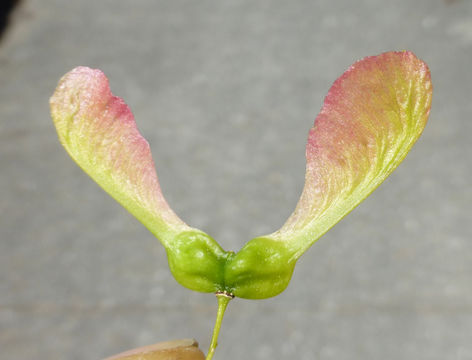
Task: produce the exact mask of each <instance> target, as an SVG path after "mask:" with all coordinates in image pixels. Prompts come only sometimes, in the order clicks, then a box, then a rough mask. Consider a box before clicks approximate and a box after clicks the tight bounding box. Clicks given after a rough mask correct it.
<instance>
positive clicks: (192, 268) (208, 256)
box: [166, 231, 229, 292]
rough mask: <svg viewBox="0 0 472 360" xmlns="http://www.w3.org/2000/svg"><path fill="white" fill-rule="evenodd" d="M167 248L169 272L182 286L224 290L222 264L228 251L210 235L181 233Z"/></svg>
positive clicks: (195, 232)
mask: <svg viewBox="0 0 472 360" xmlns="http://www.w3.org/2000/svg"><path fill="white" fill-rule="evenodd" d="M166 250H167V259H168V260H169V267H170V270H171V272H172V275H174V277H175V279H176V280H177V281H178V282H179V283H180V284H181V285H183V286H185V287H187V288H189V289H191V290H195V291H201V292H216V291H221V290H224V289H223V288H222V286H223V283H224V267H225V263H226V260H227V258H228V256H229V253H227V252H226V251H224V250H223V249H222V248H221V247H220V245H218V243H217V242H216V241H215V240H214V239H213V238H211V237H210V236H209V235H207V234H205V233H203V232H198V231H187V232H183V233H181V234H179V235H178V236H177V237H176V238H175V239H174V240H173V241H172V246H169V247H167V248H166Z"/></svg>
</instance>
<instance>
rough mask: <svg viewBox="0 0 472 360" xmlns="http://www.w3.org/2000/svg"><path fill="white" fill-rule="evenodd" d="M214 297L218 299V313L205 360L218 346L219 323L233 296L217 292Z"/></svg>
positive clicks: (209, 359) (209, 357)
mask: <svg viewBox="0 0 472 360" xmlns="http://www.w3.org/2000/svg"><path fill="white" fill-rule="evenodd" d="M216 297H217V298H218V313H217V314H216V321H215V328H214V329H213V336H212V337H211V343H210V348H209V349H208V354H207V356H206V359H205V360H211V359H212V358H213V355H214V354H215V349H216V347H217V346H218V334H219V333H220V328H221V322H222V321H223V316H224V314H225V310H226V306H228V303H229V301H230V300H231V299H232V298H233V297H234V296H233V295H232V294H228V293H227V292H217V293H216Z"/></svg>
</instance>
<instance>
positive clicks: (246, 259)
mask: <svg viewBox="0 0 472 360" xmlns="http://www.w3.org/2000/svg"><path fill="white" fill-rule="evenodd" d="M295 263H296V259H295V258H294V257H293V254H292V252H291V251H289V250H288V248H287V247H286V246H285V244H284V243H282V242H280V241H275V240H272V239H268V238H264V237H259V238H255V239H252V240H251V241H249V242H248V243H247V244H246V245H245V246H244V247H243V248H242V249H241V250H240V251H239V252H238V253H237V254H235V255H234V257H233V258H232V259H229V260H228V262H227V264H226V267H225V276H224V279H225V288H226V289H227V291H230V292H231V293H232V294H234V295H235V296H237V297H241V298H245V299H265V298H268V297H272V296H275V295H278V294H280V293H281V292H282V291H284V290H285V288H286V287H287V285H288V283H289V282H290V278H291V277H292V273H293V269H294V267H295Z"/></svg>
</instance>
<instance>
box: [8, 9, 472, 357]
mask: <svg viewBox="0 0 472 360" xmlns="http://www.w3.org/2000/svg"><path fill="white" fill-rule="evenodd" d="M393 49H396V50H402V49H409V50H412V51H414V52H415V53H416V54H417V55H418V56H419V57H421V58H422V59H424V60H425V61H426V62H427V63H428V64H429V66H430V68H431V71H432V76H433V84H434V87H435V93H434V98H433V109H432V113H431V117H430V122H429V124H428V126H427V128H426V130H425V133H424V135H423V136H422V138H421V139H420V141H419V142H418V144H417V145H416V146H415V147H414V149H413V151H412V153H411V154H410V155H409V156H408V158H407V159H406V161H405V162H404V163H403V164H402V165H401V166H400V167H399V168H398V169H397V171H396V172H395V173H394V174H393V175H392V176H391V177H390V178H389V179H388V180H387V181H386V183H384V184H383V185H382V186H381V187H380V188H379V189H378V190H377V191H376V192H375V193H374V195H373V196H371V197H370V198H369V199H368V200H366V201H365V202H364V203H363V204H362V205H361V206H360V207H359V208H357V209H356V210H355V211H354V212H353V213H352V214H350V215H349V216H348V217H347V218H345V219H344V220H343V221H342V222H341V223H340V224H338V225H337V226H336V227H335V228H334V229H333V230H332V231H330V232H329V233H328V234H327V235H325V236H324V238H323V239H322V240H320V241H319V242H318V243H317V244H315V245H314V246H313V248H311V249H310V251H308V252H307V253H306V254H305V255H304V256H303V257H302V259H301V261H300V262H299V264H298V265H297V267H296V270H295V273H294V277H293V279H292V282H291V284H290V286H289V288H288V289H287V290H286V291H285V292H284V293H283V294H281V295H280V296H278V297H276V298H273V299H269V300H264V301H247V300H238V299H236V300H234V301H233V302H232V303H231V304H230V306H229V308H228V311H227V316H226V318H225V320H224V323H223V328H222V332H221V338H220V346H219V348H218V350H217V353H216V357H215V359H223V358H224V359H228V360H229V359H260V360H263V359H300V360H301V359H320V360H327V359H336V360H344V359H346V360H347V359H349V360H354V359H359V360H360V359H362V360H366V359H383V360H394V359H395V360H397V359H410V360H422V359H425V360H426V359H428V360H435V359H437V360H444V359H453V360H466V359H472V286H471V283H472V281H471V278H472V239H471V235H472V225H471V215H470V214H471V210H472V206H471V203H472V190H471V189H472V187H471V180H470V179H471V177H472V167H471V162H472V161H471V158H472V150H471V141H470V134H471V133H472V122H471V121H470V119H471V113H472V101H471V100H472V99H471V94H472V71H471V68H470V66H471V63H472V1H468V0H462V1H460V0H457V1H443V0H415V1H411V0H397V1H378V0H358V1H350V0H339V1H327V0H326V1H300V0H293V1H285V0H272V1H268V0H263V1H248V0H235V1H207V0H200V1H190V0H187V1H184V0H173V1H163V0H161V1H155V0H139V1H138V0H137V1H125V0H105V1H92V0H82V1H60V0H41V1H39V0H24V1H23V4H22V7H21V8H19V9H18V11H17V12H16V13H15V16H14V21H13V23H12V27H11V28H10V29H9V32H8V33H7V34H5V36H4V38H3V40H2V43H1V44H0V169H1V170H0V193H1V197H0V232H1V236H0V349H1V355H0V357H1V358H5V359H33V358H34V359H72V360H75V359H77V360H79V359H80V360H83V359H100V358H103V357H106V356H109V355H112V354H114V353H118V352H121V351H123V350H126V349H129V348H132V347H137V346H142V345H147V344H151V343H154V342H157V341H163V340H169V339H176V338H188V337H194V338H196V339H197V340H198V341H199V342H200V344H201V347H202V349H203V350H204V351H206V349H207V346H208V344H209V341H210V332H211V330H212V327H213V321H214V317H215V313H216V300H215V299H214V297H213V296H212V295H208V294H199V293H193V292H190V291H188V290H186V289H184V288H182V287H181V286H180V285H178V284H177V283H176V282H175V281H174V280H173V278H172V277H171V275H170V273H169V270H168V268H167V260H166V257H165V253H164V250H163V248H162V246H161V245H160V244H159V243H158V241H157V240H156V239H154V238H153V236H152V235H151V234H150V233H148V232H147V230H146V229H145V228H144V227H142V226H141V225H140V224H139V223H138V221H136V220H135V219H134V218H132V217H131V216H130V215H129V214H128V213H127V212H126V211H125V210H124V209H122V208H121V207H120V206H119V205H118V204H117V203H115V201H114V200H112V199H111V198H109V197H108V195H106V194H105V193H104V192H103V191H102V190H101V189H100V188H99V187H98V186H97V185H96V184H95V183H93V182H92V181H91V180H90V179H89V178H88V177H87V176H86V175H85V174H83V173H82V172H81V171H80V170H79V168H78V167H77V166H76V165H75V164H74V163H73V162H72V160H70V159H69V157H68V156H67V154H66V153H65V151H64V150H63V149H62V148H61V146H60V144H59V142H58V140H57V137H56V134H55V130H54V128H53V125H52V122H51V120H50V117H49V110H48V98H49V96H50V95H51V94H52V92H53V90H54V88H55V86H56V83H57V81H58V80H59V78H60V77H61V76H62V75H63V74H64V73H65V72H67V71H68V70H70V69H72V68H73V67H75V66H77V65H88V66H91V67H97V68H100V69H102V70H103V71H104V72H105V73H106V74H107V75H108V77H109V78H110V80H111V86H112V90H113V91H114V92H115V94H117V95H119V96H121V97H123V98H124V99H125V100H126V101H127V103H128V104H129V105H130V106H131V108H132V110H133V112H134V114H135V116H136V118H137V121H138V126H139V128H140V129H141V131H142V133H143V134H144V135H145V137H146V138H147V139H148V140H149V141H150V143H151V147H152V150H153V154H154V158H155V160H156V166H157V169H158V174H159V177H160V181H161V185H162V188H163V191H164V194H165V196H166V197H167V199H168V201H169V202H170V204H171V206H172V207H173V208H174V209H175V210H176V212H177V213H178V214H179V215H180V216H181V217H182V218H183V219H184V220H185V221H186V222H188V223H189V224H191V225H193V226H195V227H199V228H201V229H203V230H205V231H207V232H208V233H210V234H211V235H213V236H214V237H215V238H216V239H217V240H218V241H220V242H221V243H222V244H223V246H224V247H225V248H226V249H228V250H229V249H233V250H238V249H239V248H240V247H241V246H242V245H243V244H244V243H245V242H246V241H247V240H249V239H250V238H252V237H254V236H255V235H260V234H264V233H267V232H271V231H273V230H275V229H277V228H278V227H280V226H281V225H282V223H283V222H284V220H285V219H286V218H287V216H288V215H289V214H290V213H291V211H292V210H293V208H294V206H295V203H296V201H297V199H298V197H299V195H300V191H301V188H302V185H303V175H304V162H305V160H304V147H305V141H306V136H307V131H308V129H309V128H310V126H311V125H312V122H313V119H314V118H315V116H316V114H317V112H318V110H319V108H320V106H321V104H322V100H323V97H324V95H325V93H326V92H327V90H328V89H329V86H330V85H331V83H332V82H333V81H334V80H335V79H336V77H337V76H339V75H340V74H341V73H342V72H343V71H344V70H345V69H346V68H347V67H348V66H349V65H350V64H351V63H352V62H354V61H355V60H357V59H359V58H361V57H363V56H366V55H374V54H378V53H381V52H383V51H387V50H393Z"/></svg>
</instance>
